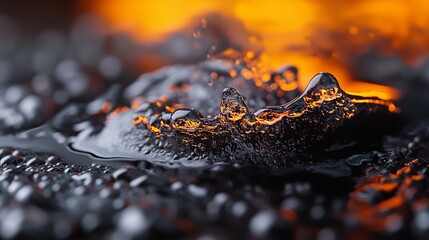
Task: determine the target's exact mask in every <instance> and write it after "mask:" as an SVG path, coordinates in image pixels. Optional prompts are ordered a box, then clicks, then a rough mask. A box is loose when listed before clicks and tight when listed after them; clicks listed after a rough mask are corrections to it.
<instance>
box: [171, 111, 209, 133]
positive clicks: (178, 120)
mask: <svg viewBox="0 0 429 240" xmlns="http://www.w3.org/2000/svg"><path fill="white" fill-rule="evenodd" d="M202 118H203V116H202V115H201V113H200V112H198V111H196V110H194V109H178V110H176V111H174V113H173V114H172V115H171V118H170V122H171V124H172V127H173V128H174V129H176V130H179V131H185V132H194V131H196V130H197V129H198V128H199V127H200V126H201V124H202V120H201V119H202Z"/></svg>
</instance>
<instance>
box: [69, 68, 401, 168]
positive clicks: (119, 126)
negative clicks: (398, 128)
mask: <svg viewBox="0 0 429 240" xmlns="http://www.w3.org/2000/svg"><path fill="white" fill-rule="evenodd" d="M231 66H234V65H233V64H231V63H230V62H228V61H223V62H222V61H219V60H207V61H206V62H204V63H202V64H200V65H199V66H188V67H186V66H177V67H170V68H165V69H161V70H159V71H157V72H155V73H150V74H146V75H143V76H142V77H141V79H140V80H139V81H137V82H136V83H135V84H134V86H133V85H131V87H130V88H128V89H126V90H125V93H126V96H127V97H128V98H130V99H132V100H131V105H130V107H129V108H123V107H122V108H117V109H116V110H114V111H112V112H111V113H110V114H109V115H108V116H107V120H106V124H105V126H104V128H103V129H102V130H101V131H99V132H97V133H94V132H91V131H85V133H81V134H80V135H79V136H78V138H77V140H76V142H75V143H74V144H73V146H74V148H75V149H78V150H81V151H88V152H94V149H101V151H100V152H98V153H99V154H101V155H105V154H106V152H107V154H109V152H110V153H113V152H114V153H116V154H122V153H124V154H131V155H132V156H136V157H139V158H142V159H145V160H148V161H150V162H155V163H160V164H167V165H168V164H181V165H196V166H199V165H207V164H213V163H227V164H238V165H248V164H256V165H261V166H264V167H268V168H285V167H286V168H287V167H291V166H297V165H300V164H302V162H301V159H302V156H303V155H306V154H307V155H308V154H309V155H311V154H312V153H315V152H318V151H323V149H324V148H325V147H326V144H325V143H330V142H329V141H328V139H331V138H332V136H333V135H335V132H336V131H337V130H339V129H341V128H343V127H344V126H346V125H347V124H348V123H349V122H353V121H355V122H356V121H359V119H365V118H368V117H371V116H391V115H395V114H396V113H397V112H398V109H397V108H396V106H395V105H394V104H393V102H391V101H388V100H382V99H378V98H376V97H361V96H354V95H350V94H347V93H346V92H344V91H343V90H342V89H341V88H340V86H339V84H338V81H337V80H336V78H335V77H334V76H333V75H331V74H329V73H319V74H317V75H316V76H315V77H314V78H313V79H312V80H311V81H310V83H309V84H308V86H307V88H306V89H305V91H304V92H303V93H301V94H298V92H297V89H290V91H282V93H283V94H281V95H280V94H277V90H276V91H272V90H271V89H270V88H267V87H258V85H259V83H258V81H257V80H254V79H250V80H247V79H246V72H245V71H240V75H239V76H238V77H237V75H236V74H237V72H238V71H236V69H234V68H231ZM281 71H283V73H281ZM294 71H296V68H294V67H290V66H289V67H284V68H282V69H280V70H277V71H273V73H271V75H270V76H269V77H266V78H267V80H266V81H265V82H266V84H265V86H268V85H270V84H272V83H273V82H272V81H276V80H275V79H277V81H278V76H287V74H284V73H285V72H288V73H290V72H292V73H293V72H294ZM231 72H232V73H233V74H231ZM213 76H215V77H216V78H218V80H217V81H214V82H212V83H211V84H207V81H210V80H207V79H212V78H213ZM220 77H222V78H220ZM276 77H277V78H276ZM292 79H297V77H296V76H295V77H293V78H292ZM252 80H253V81H252ZM288 81H289V84H291V81H290V80H288ZM166 86H168V88H167V87H166ZM222 88H223V90H221V89H222ZM162 89H170V90H169V92H167V94H168V95H163V94H160V93H164V94H165V92H162ZM238 89H240V91H239V90H238ZM198 90H200V91H198ZM219 91H221V97H220V99H219V100H218V102H217V101H216V100H215V99H216V98H215V96H216V94H217V93H218V92H219ZM241 91H243V92H244V94H242V93H241ZM201 92H202V94H199V93H201ZM127 93H128V94H127ZM198 95H199V96H198ZM245 95H247V96H248V97H249V100H246V99H247V97H245ZM156 96H158V99H156ZM159 96H161V97H159ZM279 103H280V104H279ZM216 104H218V107H217V110H216V107H215V105H216ZM267 105H275V106H270V107H266V106H267ZM253 109H259V110H257V111H254V110H253ZM298 155H299V156H298ZM310 158H311V157H310Z"/></svg>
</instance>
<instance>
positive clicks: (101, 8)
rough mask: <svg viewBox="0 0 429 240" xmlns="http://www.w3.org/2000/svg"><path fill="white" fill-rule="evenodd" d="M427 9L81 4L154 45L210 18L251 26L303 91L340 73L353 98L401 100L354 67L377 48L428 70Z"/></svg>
mask: <svg viewBox="0 0 429 240" xmlns="http://www.w3.org/2000/svg"><path fill="white" fill-rule="evenodd" d="M425 4H426V2H425V1H421V0H410V1H390V0H371V1H370V0H364V1H345V2H341V1H329V2H319V1H314V0H288V1H280V0H265V1H258V0H206V1H199V0H162V1H144V0H121V1H116V0H92V1H86V0H85V1H84V0H81V1H79V4H78V6H79V9H83V10H84V11H93V12H97V13H98V14H100V15H101V16H103V17H104V18H106V19H107V21H108V22H109V23H110V27H111V30H112V31H114V32H117V31H127V32H131V33H133V34H134V36H135V37H136V38H138V39H140V40H141V41H142V42H146V43H147V42H154V41H162V40H165V38H166V37H167V36H168V34H170V33H172V32H174V31H184V29H187V30H189V28H190V27H189V26H198V25H200V26H201V25H203V26H205V25H210V24H211V23H210V21H209V20H207V19H206V18H205V16H207V15H208V14H209V13H221V14H222V15H223V16H227V17H233V18H235V19H238V20H240V21H241V22H243V24H244V26H245V28H246V29H247V30H248V31H249V33H252V34H250V37H249V39H248V41H249V42H250V43H255V42H256V43H259V41H260V40H259V39H261V40H262V45H263V47H264V56H263V57H264V58H265V59H266V60H267V61H268V62H269V63H270V66H272V67H273V68H275V67H278V66H280V65H282V64H284V63H292V64H294V65H296V66H297V67H298V68H299V70H300V77H301V78H300V79H301V80H300V82H299V86H298V87H299V88H300V89H301V90H302V89H304V88H305V86H306V84H307V82H308V80H309V79H311V77H312V76H314V74H316V73H317V72H321V71H325V72H330V73H332V74H334V75H335V76H336V77H337V78H338V79H339V80H340V83H341V86H342V87H343V88H344V89H345V90H346V91H350V92H364V93H363V95H364V96H378V97H379V98H381V99H395V98H397V97H399V94H398V92H397V91H395V90H394V89H392V88H389V87H385V86H381V85H376V84H370V83H364V82H362V81H357V80H359V79H353V77H352V75H351V73H350V68H351V66H350V65H351V61H353V60H354V59H355V58H356V57H357V56H360V55H362V54H363V53H365V52H366V51H368V50H369V49H371V48H373V47H374V46H377V47H378V52H380V54H383V55H385V56H388V55H392V54H396V55H400V56H401V57H402V59H403V61H404V62H406V63H408V64H410V65H418V64H421V63H420V62H419V60H420V59H419V56H420V55H422V54H424V53H428V52H429V37H428V33H427V32H426V26H427V23H428V22H429V8H427V7H426V6H425ZM190 21H193V23H192V24H189V22H190ZM194 34H199V33H194ZM190 35H192V32H191V33H190ZM256 36H257V37H256ZM197 37H200V36H197ZM245 56H246V57H247V58H254V57H255V54H254V52H247V53H246V54H245ZM235 74H236V73H231V75H235ZM244 75H245V76H247V77H251V75H250V74H248V73H245V74H244ZM280 87H282V89H283V88H284V89H290V88H292V87H293V86H284V85H280ZM360 95H362V94H360Z"/></svg>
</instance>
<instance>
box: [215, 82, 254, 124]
mask: <svg viewBox="0 0 429 240" xmlns="http://www.w3.org/2000/svg"><path fill="white" fill-rule="evenodd" d="M220 113H221V115H222V116H224V117H225V118H226V119H228V120H230V121H233V122H235V121H238V120H241V119H242V118H243V117H244V115H246V114H247V113H249V109H248V108H247V106H246V103H245V102H244V98H243V96H241V94H240V93H239V92H238V91H237V90H235V89H234V88H225V89H224V90H223V92H222V99H221V102H220Z"/></svg>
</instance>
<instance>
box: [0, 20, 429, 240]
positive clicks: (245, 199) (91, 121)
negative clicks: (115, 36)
mask: <svg viewBox="0 0 429 240" xmlns="http://www.w3.org/2000/svg"><path fill="white" fill-rule="evenodd" d="M0 23H2V24H3V25H2V24H0V27H3V26H7V27H5V29H9V30H8V31H9V32H7V34H6V35H7V36H9V37H10V39H12V40H10V39H9V40H8V38H0V40H3V41H1V42H0V54H1V55H0V56H1V58H0V70H1V71H0V86H1V87H0V92H1V95H0V96H1V97H0V132H1V133H2V136H1V137H0V193H1V194H0V236H1V238H5V239H7V238H15V239H22V238H36V239H47V238H56V239H68V238H109V239H110V238H111V239H133V238H149V239H164V238H176V239H285V238H296V239H344V238H347V239H349V238H350V239H353V238H356V239H376V238H377V239H379V238H386V239H395V238H397V239H402V238H417V239H426V238H427V236H428V233H429V232H428V231H429V224H428V222H429V202H428V199H429V198H428V197H429V196H428V192H427V189H428V187H429V186H428V183H429V182H428V179H429V177H428V176H427V174H428V173H427V167H428V164H429V162H428V161H429V154H428V153H429V152H428V151H429V150H428V147H429V122H427V121H425V120H423V119H424V116H421V115H422V114H421V112H420V111H421V109H420V108H414V105H412V106H410V103H409V102H418V103H420V105H424V103H422V102H424V101H426V100H427V98H425V97H422V96H423V95H422V94H423V93H422V92H425V93H427V91H426V90H425V89H420V90H419V93H421V94H416V95H415V98H413V97H412V96H413V95H412V94H411V93H410V92H407V93H406V94H407V95H406V96H408V98H407V99H408V100H407V101H403V102H399V105H401V107H402V108H403V111H405V112H407V114H406V115H404V114H400V113H392V112H391V111H389V110H388V106H387V107H386V105H383V104H375V103H370V104H368V106H363V107H362V106H358V110H359V111H362V112H363V113H365V112H372V117H369V116H366V115H364V117H362V116H360V117H357V118H353V119H352V120H350V121H348V120H347V121H344V122H342V121H340V122H338V123H337V122H334V121H333V120H332V119H330V120H326V118H328V117H329V116H331V115H330V114H322V115H317V114H320V112H323V111H322V110H320V109H325V110H326V108H317V109H316V110H314V112H311V113H309V115H308V116H306V119H307V120H308V119H311V118H312V117H314V116H317V117H318V118H316V119H317V120H318V121H322V123H327V124H328V125H331V123H336V124H338V128H334V130H335V131H332V132H330V133H329V134H326V135H325V134H323V138H320V139H317V140H318V141H316V143H313V142H312V144H309V143H310V142H311V141H309V140H308V139H310V138H312V137H313V136H315V135H317V134H319V133H320V132H323V133H325V132H324V131H323V129H321V128H320V129H319V127H315V128H314V129H313V130H314V132H315V133H316V134H315V133H313V135H312V134H310V135H307V134H308V133H305V132H303V131H304V130H305V128H304V127H302V128H298V129H294V130H291V129H288V131H287V132H291V134H293V136H292V137H291V138H290V139H289V141H294V140H296V141H298V143H299V144H297V145H299V146H303V147H305V148H302V149H300V150H299V151H295V149H293V151H292V152H293V153H294V154H293V156H287V159H288V160H289V162H290V161H295V162H299V164H292V165H288V164H286V165H285V164H284V162H280V163H278V162H277V160H279V159H280V160H282V159H281V156H282V154H286V153H289V152H291V148H290V146H291V143H289V144H283V145H281V143H282V142H280V143H279V142H276V143H275V144H274V147H272V148H269V145H267V144H265V145H262V146H263V147H261V149H264V148H265V149H267V148H268V150H267V154H259V156H258V161H262V162H264V164H263V166H261V165H260V164H255V161H250V164H249V162H246V161H244V160H245V157H243V156H248V155H246V153H249V152H250V153H251V151H250V150H249V149H248V152H246V150H245V149H239V151H241V153H242V154H243V156H241V158H240V157H237V158H234V159H235V160H234V161H231V159H233V158H228V159H223V161H219V160H218V159H219V158H220V159H222V158H225V157H226V156H232V155H233V156H237V155H238V154H237V151H232V150H234V149H231V148H227V147H228V146H231V144H232V143H231V142H230V141H222V139H224V138H225V135H221V136H220V137H219V138H220V139H221V140H220V146H217V148H214V147H213V149H210V151H212V155H211V156H204V157H203V155H204V153H205V151H204V150H202V147H201V146H197V147H195V146H193V145H192V144H190V146H187V147H188V150H189V149H191V150H193V149H198V151H197V152H196V153H188V152H183V153H180V154H182V156H183V155H189V157H190V159H188V161H182V162H180V161H179V164H175V163H176V162H177V161H176V160H177V159H178V158H180V157H181V156H179V155H180V154H177V152H178V151H179V152H180V151H181V148H183V146H181V145H179V142H177V145H172V142H168V141H165V139H164V140H163V141H161V140H159V139H158V138H157V137H156V131H155V132H153V131H149V130H148V129H149V128H150V125H152V124H150V125H149V128H148V125H145V126H139V125H135V124H133V123H132V121H133V119H134V117H135V115H136V113H137V115H144V116H149V115H151V114H153V112H152V113H151V114H148V113H147V111H148V110H151V111H153V110H154V109H155V110H156V106H158V103H157V101H159V100H162V99H161V97H162V96H161V95H163V94H165V95H166V96H168V101H162V102H161V103H160V105H161V106H162V107H163V108H164V109H161V108H160V106H158V107H159V108H160V109H158V110H159V111H164V110H165V106H173V105H169V104H179V103H180V104H184V105H185V107H194V108H196V109H198V110H199V111H201V112H202V114H204V116H205V117H207V118H208V116H214V115H217V114H219V113H220V114H221V117H222V112H223V116H224V117H225V118H226V119H228V118H232V119H235V117H237V115H234V116H231V115H228V114H230V113H235V114H239V115H240V113H242V112H241V109H242V108H241V107H242V106H243V102H241V97H240V96H241V95H239V96H237V95H236V94H235V91H234V90H232V88H230V89H228V90H227V92H226V93H225V92H224V95H225V94H226V95H227V96H226V97H227V98H226V101H227V103H225V104H223V105H224V106H227V109H226V110H225V109H222V108H221V109H218V106H219V105H221V106H222V104H221V103H222V98H221V93H222V90H223V89H224V88H225V87H234V89H238V90H239V92H240V94H242V95H243V96H244V97H245V99H246V100H245V103H246V104H247V106H246V107H249V108H250V109H252V111H255V112H256V110H258V109H260V108H262V107H265V106H267V105H280V106H283V105H284V104H287V102H289V101H290V100H292V99H293V98H294V97H296V96H298V95H299V92H297V90H294V91H288V92H284V95H282V96H281V97H279V96H277V97H273V96H274V95H273V94H274V93H270V92H269V90H267V88H256V87H255V83H254V82H253V81H249V80H245V78H244V76H243V75H242V74H238V75H239V77H237V79H238V80H237V81H234V82H231V81H229V80H230V79H229V80H228V79H227V78H228V76H230V75H231V73H230V72H229V70H231V69H230V68H226V70H225V68H221V67H219V66H222V65H219V64H218V63H216V61H215V60H208V61H205V62H203V63H200V64H196V65H189V66H183V65H181V66H172V67H169V68H167V69H164V70H161V71H158V72H156V73H150V74H147V75H143V76H141V77H140V78H139V79H138V80H136V81H134V80H135V79H136V78H137V77H136V73H135V72H134V71H133V70H131V69H128V68H126V67H125V66H126V65H125V64H122V60H123V59H122V58H121V57H118V56H116V55H115V52H109V49H110V48H108V47H106V48H102V47H100V46H105V45H103V44H100V43H101V42H105V41H109V40H108V38H105V37H104V36H98V35H92V33H91V32H90V31H85V29H86V28H82V25H77V26H76V28H74V32H77V33H75V34H77V35H78V36H79V38H73V36H76V35H73V34H72V35H71V37H68V35H66V34H64V33H60V32H54V33H53V32H47V33H46V32H44V33H43V34H41V35H40V37H39V38H37V39H39V40H37V41H28V42H24V43H23V42H21V41H23V40H22V38H19V36H14V35H13V32H14V30H13V29H14V28H13V26H12V27H11V25H7V24H8V23H5V22H4V21H3V22H0ZM84 25H85V24H84ZM79 26H80V27H79ZM10 29H12V30H10ZM79 29H80V30H79ZM4 39H6V40H7V41H4ZM19 39H20V40H19ZM82 39H83V40H82ZM106 39H107V40H106ZM15 42H16V43H19V44H16V45H15ZM11 43H13V45H14V47H13V48H10V47H5V46H8V44H11ZM46 46H48V47H46ZM55 46H56V47H55ZM3 49H7V51H6V50H5V51H2V50H3ZM9 49H13V50H9ZM89 49H91V51H88V50H89ZM81 54H83V55H81ZM119 55H120V54H119ZM34 59H37V61H36V60H34ZM33 60H34V61H33ZM227 60H228V59H227ZM36 63H37V64H36ZM39 64H41V65H39ZM246 64H249V63H248V62H241V63H240V64H238V65H236V66H234V68H238V69H239V70H241V69H242V68H246V67H248V65H246ZM5 69H6V70H5ZM201 69H202V70H201ZM195 71H197V72H198V71H199V74H200V75H199V78H198V77H197V78H195V79H197V80H196V81H190V80H191V79H194V78H191V75H192V73H193V72H195ZM283 71H291V72H292V73H293V74H297V73H296V69H295V68H293V67H291V66H289V67H287V68H284V69H283V70H278V71H277V72H273V74H272V75H271V78H273V79H274V78H275V76H276V75H282V74H279V73H281V72H283ZM212 72H216V74H217V77H216V79H212V76H211V73H212ZM179 73H180V74H179ZM222 74H223V75H224V78H225V79H226V80H225V79H224V80H225V81H223V80H220V76H223V75H222ZM160 76H161V77H160ZM151 77H153V78H157V77H158V78H160V79H158V80H159V81H158V84H159V85H158V86H154V85H148V86H145V85H144V83H145V81H146V82H148V81H149V82H150V81H151V80H150V79H149V78H151ZM325 77H326V76H325ZM181 78H182V79H181ZM198 79H199V80H198ZM182 80H183V81H182ZM284 80H285V81H286V82H287V83H290V81H294V79H292V80H290V79H284ZM295 80H296V79H295ZM186 81H188V82H186ZM340 81H341V80H340ZM410 81H412V80H410ZM181 82H184V83H181ZM179 83H180V84H179ZM186 85H188V86H189V88H186V87H184V86H186ZM171 86H175V87H176V88H179V89H182V90H180V91H177V90H172V89H171V88H170V87H171ZM335 86H336V85H335ZM207 89H208V90H207ZM261 89H263V90H261ZM324 89H325V88H324ZM340 90H341V89H340ZM407 91H412V89H407ZM198 92H202V93H204V94H203V95H202V96H198V95H197V93H198ZM270 94H272V95H270ZM275 94H277V92H275ZM138 96H140V97H144V98H146V99H143V100H144V101H146V103H148V102H149V103H150V104H152V105H150V104H149V105H150V107H147V106H146V107H142V105H144V104H145V103H143V102H138V101H141V99H140V100H139V99H137V100H136V97H138ZM228 96H233V98H232V100H231V98H228ZM269 96H271V97H269ZM223 99H224V100H225V98H223ZM237 99H238V100H237ZM335 99H337V98H335ZM410 99H412V101H410ZM230 100H231V101H230ZM313 100H314V99H313ZM340 100H341V98H340ZM243 101H244V100H243ZM130 102H131V104H130ZM237 102H239V103H240V104H238V105H235V103H237ZM322 102H323V101H322ZM106 103H108V104H106ZM132 103H139V104H138V107H137V108H135V109H134V108H133V105H132ZM231 103H233V104H231ZM192 104H195V105H192ZM324 104H326V103H324ZM231 105H232V106H231ZM323 106H325V107H326V106H327V107H329V106H330V105H323ZM416 106H418V105H416ZM124 107H125V108H124ZM174 107H175V108H176V109H177V108H181V107H180V106H174ZM230 107H233V110H234V111H228V108H230ZM318 107H320V106H318ZM341 107H343V105H341ZM379 108H381V109H379ZM335 109H336V110H335V111H333V112H334V113H338V112H341V113H342V111H338V109H337V108H335ZM339 109H340V110H343V108H339ZM369 109H371V110H369ZM224 110H225V111H224ZM327 110H332V108H331V109H329V108H328V109H327ZM423 110H424V109H423ZM423 110H422V111H423ZM145 111H146V112H145ZM216 111H217V112H216ZM408 112H416V114H410V116H412V117H411V120H408V121H404V119H403V118H405V119H406V117H407V116H408ZM178 113H180V112H176V117H177V114H178ZM145 114H146V115H145ZM245 114H247V112H245ZM245 114H244V115H245ZM173 115H174V114H173ZM179 115H180V117H183V116H186V117H187V118H188V119H189V118H190V119H191V120H192V119H194V120H198V121H200V120H201V119H202V117H203V116H200V115H199V114H197V113H194V112H191V114H190V115H189V113H187V114H179ZM423 115H424V114H423ZM415 116H419V117H418V118H417V117H415ZM170 117H171V116H170ZM241 117H242V116H241V115H240V120H241ZM341 117H343V115H341ZM106 119H107V122H106ZM173 119H177V118H173ZM155 120H156V119H155ZM155 120H153V122H155ZM158 120H159V119H158ZM161 120H162V119H161ZM307 120H306V121H307ZM325 120H326V122H323V121H325ZM297 121H298V122H301V121H300V120H297ZM306 121H304V120H303V122H304V123H305V126H307V125H310V126H312V124H315V123H314V122H310V123H308V122H306ZM153 125H154V126H157V127H159V125H155V124H153ZM179 125H180V126H182V125H183V122H182V125H181V124H179ZM226 126H232V127H231V128H230V129H232V130H233V131H231V132H234V131H235V130H237V131H238V130H242V128H239V127H237V126H236V125H226ZM316 126H324V124H322V125H316ZM34 127H37V128H34ZM185 127H186V128H184V130H186V132H187V131H188V130H189V129H191V130H192V129H193V125H191V126H190V128H188V127H187V126H185ZM331 127H332V126H331ZM33 128H34V129H33ZM124 128H126V129H128V130H130V132H129V133H130V134H125V135H115V134H116V133H115V131H117V132H118V131H119V132H121V131H123V129H124ZM160 129H161V128H160ZM282 129H284V126H283V127H280V128H279V129H277V130H279V131H280V132H281V131H282ZM161 130H162V129H161ZM170 130H171V129H170ZM179 130H180V129H179ZM182 130H183V128H182ZM251 130H252V131H254V130H255V129H251ZM103 131H105V133H107V134H106V135H101V137H100V134H103ZM138 131H140V132H139V133H138V134H137V132H138ZM319 131H320V132H319ZM142 132H143V133H142ZM161 133H163V132H161ZM165 133H168V131H164V134H165ZM178 133H179V134H181V132H180V131H177V132H174V131H173V132H172V133H170V135H168V134H167V135H168V136H166V137H167V138H169V137H171V138H174V137H177V135H175V134H178ZM203 133H204V132H203ZM272 134H274V135H275V134H276V131H274V130H273V132H272ZM314 134H315V135H314ZM301 135H302V136H306V137H307V139H304V140H302V139H299V138H298V137H297V136H301ZM76 136H78V137H77V139H76ZM201 136H204V134H203V135H201ZM317 136H319V135H317ZM124 137H128V138H126V139H125V140H124V139H123V138H124ZM236 137H237V138H236V139H238V140H237V142H245V141H243V138H240V137H239V136H236ZM94 138H95V139H96V140H97V141H98V142H96V144H94V143H93V142H85V141H83V144H82V139H84V140H85V139H94ZM284 138H285V137H283V136H280V135H278V136H274V137H273V138H272V139H274V140H273V141H275V140H278V141H281V140H284ZM147 139H148V140H147ZM179 139H180V140H182V139H186V137H185V138H179ZM255 139H256V140H255V141H256V142H261V141H263V140H264V139H263V138H262V137H261V136H259V135H257V134H256V137H255ZM261 139H262V140H261ZM167 140H168V139H167ZM197 140H198V139H197ZM244 140H246V139H244ZM79 141H81V146H80V148H79V149H77V148H78V146H76V145H74V144H72V143H78V142H79ZM118 141H119V143H118ZM121 141H122V142H121ZM143 141H147V142H143ZM248 141H249V142H251V141H250V140H248ZM299 141H301V142H299ZM165 142H167V144H165ZM124 143H125V144H124ZM145 143H147V146H146V148H148V149H150V151H153V152H152V155H149V153H148V152H147V153H146V152H144V151H141V149H142V148H140V149H139V151H130V150H135V149H134V147H132V146H131V147H130V145H132V144H136V145H137V148H138V145H139V144H145ZM211 143H212V142H211ZM268 143H272V142H268ZM90 144H92V145H90ZM234 144H237V143H234ZM82 145H83V146H86V147H87V148H86V149H85V151H82ZM118 145H119V146H120V147H119V148H118V147H117V146H118ZM158 149H162V150H161V151H158ZM314 149H317V151H313V150H314ZM276 151H279V153H278V154H277V155H276V156H275V157H272V156H271V155H270V154H271V153H275V152H276ZM217 153H219V154H217ZM250 155H251V154H250ZM178 156H179V157H178ZM213 156H215V157H217V158H218V159H217V160H216V161H213V158H214V157H213ZM219 156H220V157H219ZM264 156H266V157H265V159H263V160H261V159H260V158H261V157H262V158H263V157H264ZM268 156H269V157H268ZM160 157H162V158H163V159H161V160H162V161H159V160H160ZM237 159H238V160H237ZM258 161H256V163H258ZM160 163H162V164H160ZM278 166H282V171H276V169H277V167H278ZM285 166H286V167H285ZM273 167H274V168H273ZM273 169H274V170H273ZM285 169H286V170H287V171H284V170H285Z"/></svg>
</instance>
